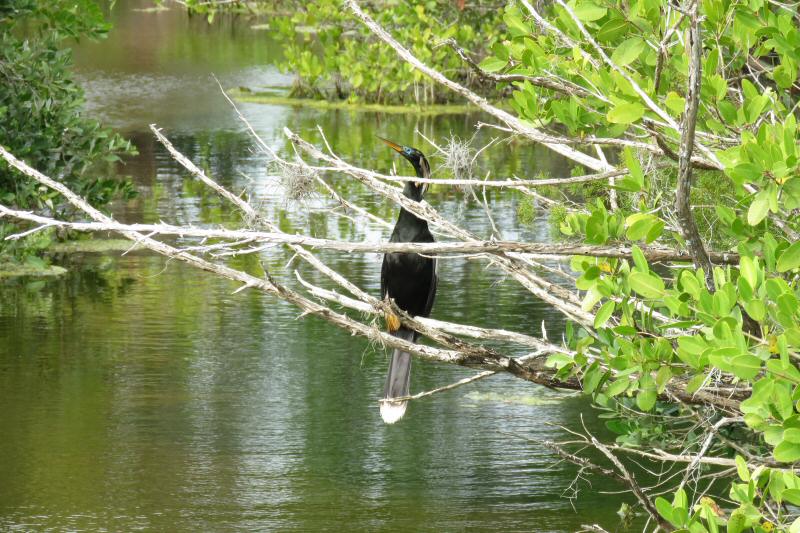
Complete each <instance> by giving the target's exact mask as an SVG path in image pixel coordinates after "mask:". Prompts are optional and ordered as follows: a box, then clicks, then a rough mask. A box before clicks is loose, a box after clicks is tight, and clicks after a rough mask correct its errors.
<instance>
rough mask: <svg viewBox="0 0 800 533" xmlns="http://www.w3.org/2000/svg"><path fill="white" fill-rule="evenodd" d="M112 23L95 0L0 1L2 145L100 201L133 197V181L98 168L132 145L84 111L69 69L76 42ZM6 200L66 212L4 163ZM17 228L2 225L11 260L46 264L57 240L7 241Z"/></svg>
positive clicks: (0, 192) (0, 183)
mask: <svg viewBox="0 0 800 533" xmlns="http://www.w3.org/2000/svg"><path fill="white" fill-rule="evenodd" d="M108 29H109V26H108V24H106V23H105V22H104V19H103V15H102V12H101V11H100V8H99V7H98V5H97V4H96V3H95V2H94V1H92V0H79V1H75V0H70V1H66V0H55V1H52V2H36V1H33V0H10V1H8V2H5V3H3V4H2V6H0V145H2V146H4V147H5V148H6V149H8V150H9V151H11V152H12V153H14V154H15V155H16V156H17V157H20V158H23V159H25V160H26V161H28V162H29V163H31V164H32V165H33V166H34V167H35V168H37V169H39V170H40V171H42V172H45V173H47V174H49V175H52V176H58V177H59V178H60V179H61V181H62V182H63V183H65V184H67V185H68V186H70V187H71V188H72V189H73V190H75V191H76V192H78V193H79V194H81V195H82V196H84V197H86V198H87V199H88V200H89V201H90V202H91V203H92V204H93V205H95V206H102V205H104V204H106V203H108V202H109V201H111V199H113V198H115V197H118V196H121V197H130V196H132V195H133V194H134V190H133V187H132V185H131V184H130V183H129V182H128V181H124V180H116V179H108V178H100V177H97V176H98V173H96V172H92V170H93V169H96V168H97V167H98V166H99V165H107V164H109V163H113V162H114V161H117V160H118V159H119V156H120V155H123V154H130V153H133V152H134V151H135V150H134V148H133V146H131V144H130V143H129V142H128V141H126V140H125V139H123V138H122V137H120V136H119V135H117V134H115V133H113V132H111V131H110V130H108V129H105V128H103V127H102V126H101V125H100V124H99V123H98V122H97V121H95V120H91V119H89V118H87V117H86V116H84V115H83V114H82V107H83V104H84V96H83V92H82V90H81V88H80V87H79V86H78V85H77V84H76V83H75V81H74V79H73V76H72V72H71V70H70V69H71V66H72V64H71V58H72V54H71V51H70V49H69V48H67V47H65V46H64V43H65V42H66V41H68V40H70V39H81V38H88V39H101V38H103V37H104V36H105V34H106V32H107V31H108ZM0 202H2V204H3V205H6V206H9V207H15V208H20V209H33V210H38V211H44V212H49V213H60V212H62V211H64V210H66V209H67V206H66V205H65V203H64V202H63V199H62V198H61V197H60V196H59V195H58V194H56V193H54V192H52V191H48V190H46V189H45V188H43V187H40V186H37V185H36V184H34V183H32V182H31V181H30V180H23V179H20V178H19V177H18V176H17V175H15V174H14V173H13V172H12V171H11V170H10V169H9V168H7V167H6V166H5V164H0ZM12 231H14V228H13V227H12V226H11V225H10V224H8V223H5V222H0V254H2V255H3V256H5V260H6V261H12V260H13V261H14V262H17V263H19V262H27V265H28V266H32V267H36V266H37V265H40V264H41V263H42V261H41V259H39V258H38V257H36V254H37V253H38V252H39V251H41V250H43V249H45V248H47V247H48V246H49V244H50V242H51V240H50V238H49V237H48V236H46V235H38V236H37V235H33V236H31V237H30V238H26V239H22V240H19V241H4V240H3V238H4V237H5V236H6V235H8V234H9V233H10V232H12Z"/></svg>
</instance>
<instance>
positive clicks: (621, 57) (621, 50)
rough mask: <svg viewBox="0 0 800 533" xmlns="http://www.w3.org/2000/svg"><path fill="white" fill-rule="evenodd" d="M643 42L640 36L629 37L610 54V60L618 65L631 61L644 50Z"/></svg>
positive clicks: (622, 65) (621, 65)
mask: <svg viewBox="0 0 800 533" xmlns="http://www.w3.org/2000/svg"><path fill="white" fill-rule="evenodd" d="M644 49H645V42H644V41H643V40H642V38H641V37H631V38H630V39H627V40H625V41H623V42H622V44H620V45H619V46H618V47H617V49H616V50H614V53H613V54H611V61H613V62H614V63H616V64H617V65H618V66H620V67H624V66H625V65H628V64H630V63H632V62H633V61H634V60H635V59H636V58H637V57H639V56H640V55H641V53H642V52H644Z"/></svg>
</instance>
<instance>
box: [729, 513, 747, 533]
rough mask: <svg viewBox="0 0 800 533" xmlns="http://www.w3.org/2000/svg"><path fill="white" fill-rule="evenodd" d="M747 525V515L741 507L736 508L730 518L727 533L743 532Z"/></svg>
mask: <svg viewBox="0 0 800 533" xmlns="http://www.w3.org/2000/svg"><path fill="white" fill-rule="evenodd" d="M746 527H747V516H746V515H745V514H744V511H742V510H741V509H736V510H735V511H733V512H732V513H731V517H730V518H729V519H728V527H727V533H741V532H742V531H744V529H745V528H746Z"/></svg>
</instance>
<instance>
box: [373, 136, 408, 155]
mask: <svg viewBox="0 0 800 533" xmlns="http://www.w3.org/2000/svg"><path fill="white" fill-rule="evenodd" d="M378 139H380V140H382V141H383V142H385V143H386V144H387V145H388V146H389V148H391V149H392V150H394V151H395V152H398V153H401V154H402V153H403V147H402V146H400V145H399V144H397V143H395V142H392V141H390V140H389V139H384V138H383V137H378Z"/></svg>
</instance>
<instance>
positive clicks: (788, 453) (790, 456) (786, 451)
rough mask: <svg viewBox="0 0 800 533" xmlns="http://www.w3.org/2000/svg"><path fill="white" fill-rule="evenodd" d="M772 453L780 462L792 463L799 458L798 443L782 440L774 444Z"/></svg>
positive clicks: (799, 448)
mask: <svg viewBox="0 0 800 533" xmlns="http://www.w3.org/2000/svg"><path fill="white" fill-rule="evenodd" d="M772 455H773V457H775V460H776V461H780V462H781V463H793V462H795V461H797V460H798V459H800V444H797V443H794V442H788V441H783V442H781V443H780V444H778V445H777V446H775V449H774V450H773V451H772Z"/></svg>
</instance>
